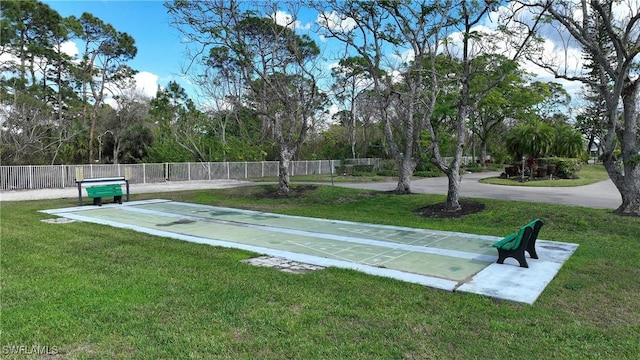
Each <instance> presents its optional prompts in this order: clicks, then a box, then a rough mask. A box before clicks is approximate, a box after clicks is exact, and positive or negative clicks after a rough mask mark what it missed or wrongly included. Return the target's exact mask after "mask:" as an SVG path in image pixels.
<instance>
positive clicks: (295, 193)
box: [255, 185, 318, 199]
mask: <svg viewBox="0 0 640 360" xmlns="http://www.w3.org/2000/svg"><path fill="white" fill-rule="evenodd" d="M317 188H318V187H317V186H316V185H297V186H291V187H290V190H289V193H288V194H280V193H278V190H277V187H275V188H273V187H271V186H268V187H265V188H263V190H262V192H261V193H258V194H255V197H256V198H258V199H283V198H301V197H305V196H306V195H307V194H309V193H312V192H314V191H316V189H317Z"/></svg>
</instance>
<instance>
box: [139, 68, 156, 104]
mask: <svg viewBox="0 0 640 360" xmlns="http://www.w3.org/2000/svg"><path fill="white" fill-rule="evenodd" d="M133 78H134V79H135V80H136V90H137V91H139V92H141V93H142V94H144V95H145V96H147V97H149V98H152V97H155V96H156V92H157V91H158V75H156V74H152V73H150V72H148V71H140V72H139V73H137V74H135V75H134V76H133Z"/></svg>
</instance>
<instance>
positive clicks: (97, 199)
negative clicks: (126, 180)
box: [87, 184, 122, 206]
mask: <svg viewBox="0 0 640 360" xmlns="http://www.w3.org/2000/svg"><path fill="white" fill-rule="evenodd" d="M87 195H88V196H89V197H90V198H92V199H93V205H98V206H102V198H103V197H111V196H113V202H114V203H118V204H122V186H121V185H120V184H108V185H96V186H89V187H87Z"/></svg>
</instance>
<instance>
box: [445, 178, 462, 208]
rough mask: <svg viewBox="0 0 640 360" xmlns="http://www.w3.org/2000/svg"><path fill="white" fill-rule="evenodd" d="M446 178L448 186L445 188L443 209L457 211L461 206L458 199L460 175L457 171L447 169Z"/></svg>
mask: <svg viewBox="0 0 640 360" xmlns="http://www.w3.org/2000/svg"><path fill="white" fill-rule="evenodd" d="M447 179H448V180H449V187H448V189H447V203H446V205H445V207H444V210H445V211H458V210H460V209H462V206H460V200H459V199H458V192H459V189H460V182H461V181H462V176H460V173H459V171H449V172H448V173H447Z"/></svg>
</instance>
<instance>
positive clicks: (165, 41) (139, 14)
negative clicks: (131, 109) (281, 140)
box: [0, 0, 576, 102]
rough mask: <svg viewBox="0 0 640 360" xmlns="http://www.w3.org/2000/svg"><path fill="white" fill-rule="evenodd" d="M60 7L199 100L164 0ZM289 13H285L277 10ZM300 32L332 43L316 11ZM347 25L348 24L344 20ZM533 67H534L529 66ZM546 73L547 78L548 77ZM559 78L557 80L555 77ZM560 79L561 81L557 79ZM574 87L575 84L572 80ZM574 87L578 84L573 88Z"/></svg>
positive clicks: (147, 81) (151, 82)
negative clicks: (127, 40)
mask: <svg viewBox="0 0 640 360" xmlns="http://www.w3.org/2000/svg"><path fill="white" fill-rule="evenodd" d="M0 1H1V0H0ZM41 1H43V2H45V3H46V4H48V5H49V6H51V7H52V8H53V9H54V10H56V11H58V12H59V13H60V15H62V16H65V17H66V16H70V15H75V16H77V17H79V16H80V15H82V13H83V12H89V13H91V14H93V15H94V16H96V17H98V18H99V19H101V20H102V21H104V22H106V23H109V24H111V25H113V26H114V28H115V29H116V30H117V31H121V32H126V33H128V34H129V35H131V36H132V37H133V38H134V39H135V41H136V46H137V48H138V53H137V55H136V57H135V58H134V59H133V60H131V61H130V62H128V64H129V65H130V66H131V67H132V68H134V69H136V70H137V71H139V72H140V74H139V76H138V77H137V82H138V85H139V88H144V92H145V93H146V94H147V95H150V96H152V95H154V94H155V92H156V90H157V86H158V85H160V86H166V85H167V83H168V82H169V81H172V80H174V81H177V82H178V83H179V84H180V85H181V86H183V87H184V88H185V89H186V90H187V91H188V93H189V94H190V95H191V96H192V98H194V100H196V102H198V99H197V98H196V91H195V90H194V89H193V88H192V87H191V86H190V84H189V81H188V80H187V79H186V78H183V77H182V76H181V67H182V65H184V63H185V61H186V56H185V46H186V45H185V44H184V43H182V42H181V34H180V33H179V31H178V30H176V29H174V28H172V27H171V26H170V25H169V22H170V21H171V17H170V16H169V14H167V11H166V9H165V7H164V6H163V4H164V1H160V0H89V1H83V0H41ZM283 15H284V16H286V13H284V14H282V13H278V14H276V18H277V17H278V16H283ZM298 16H299V18H298V21H299V23H298V24H297V25H296V29H297V31H298V32H299V33H307V34H309V35H310V36H312V38H314V40H316V43H317V44H318V45H319V46H320V47H321V48H326V47H330V46H331V45H330V43H327V42H326V41H325V40H324V39H322V38H320V37H318V36H317V35H316V34H314V33H313V31H312V30H310V28H311V25H312V24H313V23H315V21H316V19H317V13H316V12H315V11H310V10H303V11H301V12H300V13H299V14H298ZM344 25H348V24H346V23H343V26H344ZM336 55H337V54H336V53H335V52H334V53H332V52H331V51H326V52H325V53H324V55H323V56H324V58H325V67H326V69H325V70H327V71H328V68H329V66H330V64H333V63H336V62H337V59H336ZM527 70H529V71H531V70H532V68H530V67H529V68H527ZM538 75H540V76H541V77H543V78H538V80H544V81H554V80H553V79H552V78H550V77H549V76H548V75H546V76H545V74H543V73H542V72H538ZM545 77H546V78H545ZM556 81H557V80H556ZM558 82H561V81H558ZM563 85H565V87H566V86H567V85H568V84H567V83H566V82H565V83H564V84H563ZM572 85H573V86H574V87H575V86H576V85H575V84H572ZM574 89H575V88H574Z"/></svg>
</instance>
